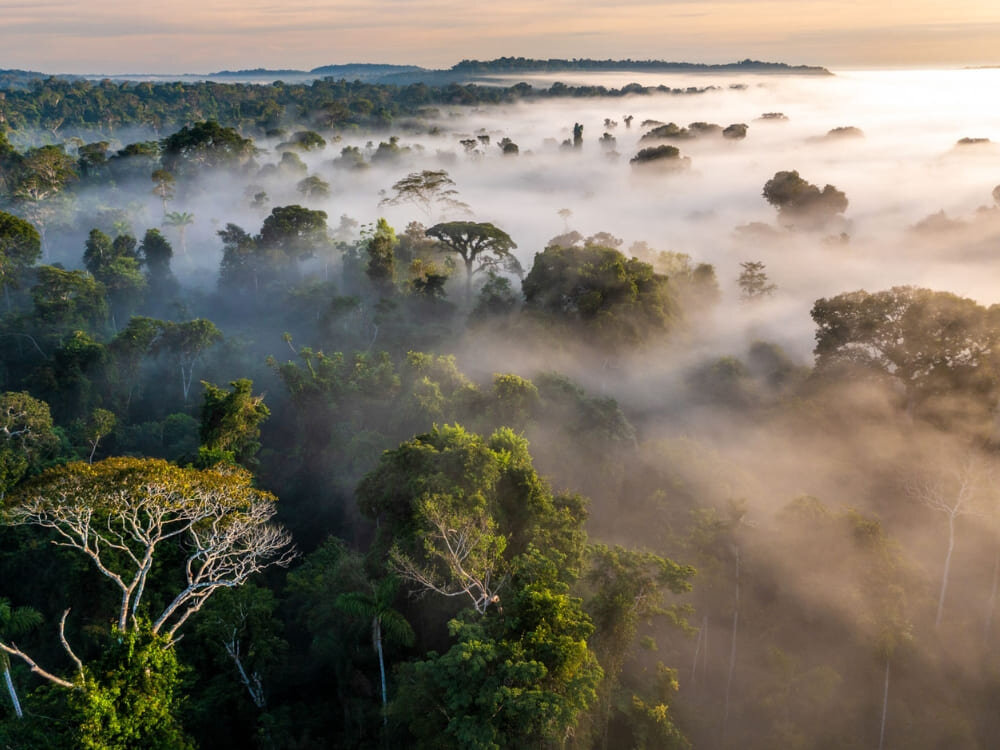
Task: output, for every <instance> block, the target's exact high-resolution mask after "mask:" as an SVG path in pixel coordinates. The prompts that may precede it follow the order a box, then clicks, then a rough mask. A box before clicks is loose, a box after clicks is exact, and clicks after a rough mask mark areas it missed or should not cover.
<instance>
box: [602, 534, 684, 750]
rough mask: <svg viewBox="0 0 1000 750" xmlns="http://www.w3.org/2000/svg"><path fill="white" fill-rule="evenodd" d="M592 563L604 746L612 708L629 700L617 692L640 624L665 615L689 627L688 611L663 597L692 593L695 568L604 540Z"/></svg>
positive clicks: (634, 698) (667, 721)
mask: <svg viewBox="0 0 1000 750" xmlns="http://www.w3.org/2000/svg"><path fill="white" fill-rule="evenodd" d="M588 562H589V566H588V570H587V573H586V575H585V580H586V582H587V584H588V586H589V587H590V589H591V591H592V594H591V596H590V598H589V599H588V600H587V603H586V608H587V610H588V612H589V613H590V616H591V617H592V618H593V621H594V626H595V628H596V633H595V637H594V639H593V645H594V651H595V652H596V654H597V657H598V660H599V661H600V664H601V666H602V667H603V669H604V680H605V687H604V690H603V691H601V694H602V702H603V703H604V709H605V710H604V717H603V719H602V725H603V726H602V727H601V734H602V736H603V742H602V746H603V747H607V746H608V726H609V724H610V719H611V712H612V708H613V706H614V705H615V704H616V703H622V704H624V705H627V704H628V702H629V701H627V700H626V701H617V700H615V697H614V694H615V692H616V691H617V690H618V688H619V684H618V683H619V679H620V676H621V672H622V669H623V667H624V664H625V656H626V654H627V653H628V651H629V649H630V648H631V647H632V643H633V641H634V640H635V637H636V634H637V632H638V628H639V624H640V623H641V622H648V621H650V620H652V618H653V617H656V616H661V617H666V618H667V619H668V620H669V621H670V622H671V623H672V624H674V625H677V626H679V627H681V628H684V627H687V622H686V620H685V619H684V615H685V614H686V612H687V610H686V609H685V608H684V607H681V606H677V605H671V606H665V605H664V603H663V595H664V593H665V591H670V592H672V593H674V594H681V593H684V592H687V591H690V590H691V583H690V578H691V577H692V576H694V573H695V570H694V568H692V567H691V566H689V565H678V564H677V563H675V562H674V561H673V560H669V559H667V558H663V557H660V556H658V555H654V554H652V553H649V552H640V551H636V550H629V549H625V548H623V547H618V546H616V547H613V548H612V547H608V546H606V545H603V544H598V545H595V546H593V547H592V548H591V549H590V554H589V560H588ZM630 697H631V698H632V702H634V701H635V700H636V696H630ZM665 708H666V707H665V706H664V709H665ZM661 713H663V714H664V715H663V716H662V723H666V724H672V722H671V721H670V719H669V717H668V716H667V715H665V711H661Z"/></svg>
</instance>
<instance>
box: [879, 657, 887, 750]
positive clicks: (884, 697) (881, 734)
mask: <svg viewBox="0 0 1000 750" xmlns="http://www.w3.org/2000/svg"><path fill="white" fill-rule="evenodd" d="M888 712H889V657H888V656H887V657H886V658H885V688H884V689H883V691H882V728H881V729H880V730H879V733H878V750H882V746H883V745H884V743H885V717H886V716H887V715H888Z"/></svg>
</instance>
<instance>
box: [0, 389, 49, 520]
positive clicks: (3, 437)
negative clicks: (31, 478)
mask: <svg viewBox="0 0 1000 750" xmlns="http://www.w3.org/2000/svg"><path fill="white" fill-rule="evenodd" d="M58 445H59V438H58V437H57V436H56V434H55V433H54V432H53V431H52V415H51V414H50V413H49V405H48V404H46V403H45V402H44V401H39V400H38V399H36V398H33V397H32V396H30V395H29V394H28V393H26V392H23V391H22V392H7V393H4V394H3V395H0V500H3V498H4V496H5V494H6V493H7V492H8V491H9V490H11V489H12V488H13V487H14V486H15V485H16V484H17V483H18V482H19V481H21V479H22V478H23V477H24V475H25V474H27V473H28V472H29V471H31V470H33V469H36V468H37V467H38V466H39V464H41V463H42V462H43V461H44V460H46V459H48V458H49V457H50V455H51V454H53V453H54V452H55V450H56V448H57V447H58Z"/></svg>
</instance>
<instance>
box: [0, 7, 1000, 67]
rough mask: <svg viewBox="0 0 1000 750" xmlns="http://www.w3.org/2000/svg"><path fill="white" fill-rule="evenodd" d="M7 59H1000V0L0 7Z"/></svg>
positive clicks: (957, 62)
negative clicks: (999, 0)
mask: <svg viewBox="0 0 1000 750" xmlns="http://www.w3.org/2000/svg"><path fill="white" fill-rule="evenodd" d="M0 19H2V23H0V68H26V69H30V70H41V71H44V72H53V73H55V72H67V73H73V72H88V73H124V72H133V73H139V72H149V73H155V72H163V73H168V72H169V73H182V72H202V73H205V72H210V71H214V70H219V69H222V68H229V69H233V68H249V67H268V68H297V69H309V68H313V67H316V66H319V65H326V64H333V63H347V62H384V63H407V64H416V65H424V66H428V67H449V66H451V65H452V64H454V63H455V62H458V61H459V60H461V59H464V58H477V59H489V58H493V57H499V56H503V55H520V56H525V57H594V58H608V57H611V58H627V57H630V58H636V59H648V58H655V59H666V60H686V61H692V62H731V61H734V60H738V59H743V58H746V57H751V58H755V59H762V60H772V61H782V62H789V63H807V64H816V65H826V66H828V67H834V68H836V67H882V66H890V67H897V66H908V67H942V66H944V67H952V66H963V65H991V64H1000V2H996V1H995V0H951V2H948V3H945V2H941V1H940V0H885V2H881V3H878V4H875V3H871V2H870V1H869V0H815V1H811V2H802V0H729V1H728V2H705V1H703V0H673V1H667V2H663V1H655V0H624V1H623V2H613V1H612V0H548V1H546V2H528V1H527V0H507V1H506V2H496V0H490V2H483V1H482V0H467V2H463V3H455V2H445V0H367V1H366V0H288V1H287V2H279V0H241V1H240V2H237V1H236V0H202V1H201V2H196V1H195V0H173V1H172V2H169V3H148V4H147V3H136V2H134V0H132V1H126V0H88V2H86V3H81V2H78V1H76V0H71V1H65V0H36V1H35V2H32V1H30V0H0Z"/></svg>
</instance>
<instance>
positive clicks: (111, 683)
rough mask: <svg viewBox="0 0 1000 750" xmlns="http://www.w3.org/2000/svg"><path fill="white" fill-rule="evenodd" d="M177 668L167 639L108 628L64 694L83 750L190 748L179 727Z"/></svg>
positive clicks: (141, 630)
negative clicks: (96, 654)
mask: <svg viewBox="0 0 1000 750" xmlns="http://www.w3.org/2000/svg"><path fill="white" fill-rule="evenodd" d="M182 671H183V670H182V668H181V666H180V665H179V664H178V662H177V655H176V651H175V650H174V648H173V647H172V645H171V643H170V642H169V640H168V639H166V638H164V637H162V636H157V635H154V634H153V633H151V632H150V631H149V630H148V628H137V629H134V630H129V631H126V632H121V631H119V630H114V631H112V633H111V637H110V638H108V639H107V642H106V643H105V645H104V648H103V649H102V653H101V657H100V658H99V659H98V660H96V661H95V662H93V663H92V664H90V665H88V666H87V667H86V668H85V672H84V681H83V688H82V689H81V690H78V691H73V692H71V693H70V706H71V708H72V710H73V711H74V713H75V714H76V715H77V716H78V717H79V719H78V720H79V727H78V729H77V736H76V741H77V743H78V744H77V747H80V748H82V749H83V750H134V749H135V748H138V747H142V748H150V750H185V749H187V748H193V747H194V745H193V743H192V742H191V740H190V739H189V738H188V737H187V736H186V735H185V733H184V729H183V727H182V726H181V724H180V720H179V716H178V714H179V712H180V708H181V705H182V703H183V696H182V694H181V679H182Z"/></svg>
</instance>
